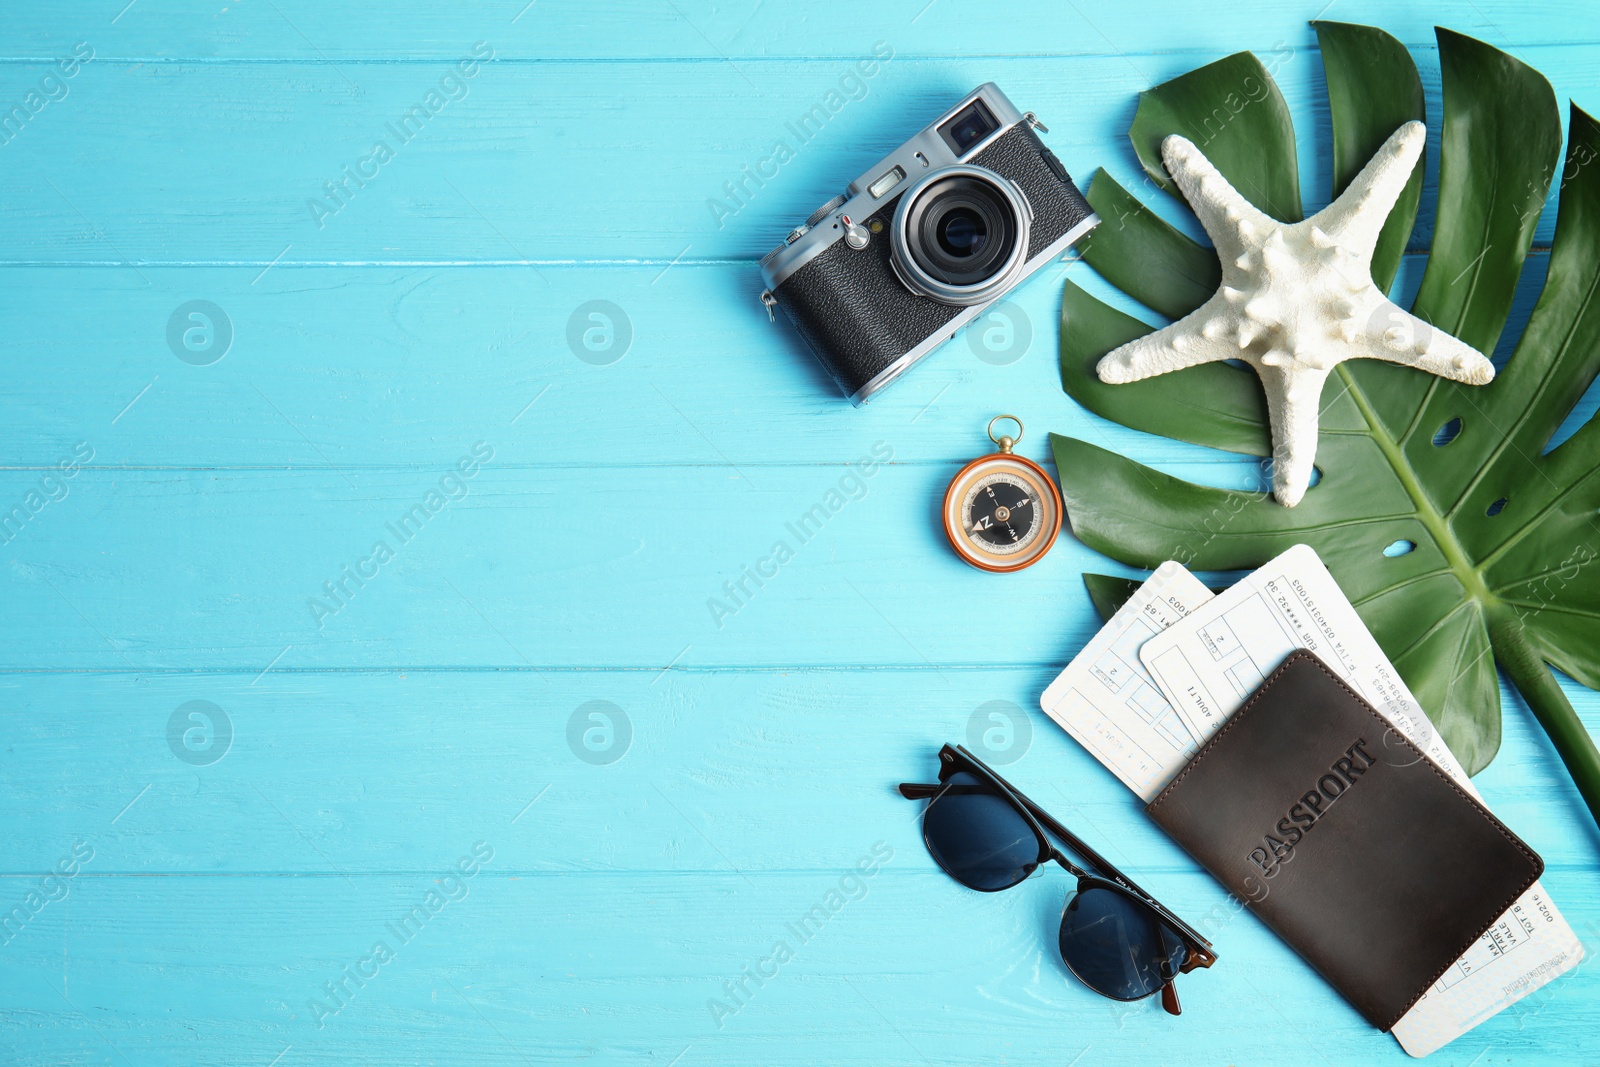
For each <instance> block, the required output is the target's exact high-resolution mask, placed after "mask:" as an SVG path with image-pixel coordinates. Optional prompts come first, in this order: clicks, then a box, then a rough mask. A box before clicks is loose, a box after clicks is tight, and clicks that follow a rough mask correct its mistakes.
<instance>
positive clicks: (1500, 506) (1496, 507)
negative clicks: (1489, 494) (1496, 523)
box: [1483, 497, 1508, 517]
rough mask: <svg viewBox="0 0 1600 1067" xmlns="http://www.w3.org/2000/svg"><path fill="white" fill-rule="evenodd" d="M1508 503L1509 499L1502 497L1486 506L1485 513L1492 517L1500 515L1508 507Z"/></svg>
mask: <svg viewBox="0 0 1600 1067" xmlns="http://www.w3.org/2000/svg"><path fill="white" fill-rule="evenodd" d="M1507 503H1508V501H1507V500H1506V498H1505V497H1501V498H1500V499H1499V500H1496V501H1495V502H1494V503H1493V504H1490V505H1489V506H1488V507H1487V508H1485V509H1484V511H1483V513H1484V514H1485V515H1488V516H1491V517H1493V516H1495V515H1498V514H1500V513H1501V512H1502V511H1504V510H1505V509H1506V504H1507Z"/></svg>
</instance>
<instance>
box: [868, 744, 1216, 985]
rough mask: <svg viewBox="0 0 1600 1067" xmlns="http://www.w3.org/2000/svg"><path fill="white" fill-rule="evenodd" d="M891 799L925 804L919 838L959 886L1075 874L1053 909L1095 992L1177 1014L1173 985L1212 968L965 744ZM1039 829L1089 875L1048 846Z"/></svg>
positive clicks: (1064, 949)
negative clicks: (1059, 907) (1153, 999)
mask: <svg viewBox="0 0 1600 1067" xmlns="http://www.w3.org/2000/svg"><path fill="white" fill-rule="evenodd" d="M900 795H901V796H903V797H906V798H907V799H909V800H923V799H926V800H927V801H928V807H927V809H926V810H925V811H924V812H923V815H922V840H923V842H924V843H925V844H927V846H928V852H929V853H930V854H931V855H932V856H933V858H934V860H935V861H936V862H937V863H938V864H939V866H940V867H943V868H944V870H945V873H946V874H948V875H950V877H952V878H954V879H955V880H956V881H958V882H960V883H961V884H962V885H964V886H966V887H967V888H968V889H976V890H978V891H979V892H982V893H998V892H1000V891H1001V890H1002V889H1010V888H1011V887H1012V886H1014V885H1019V884H1021V883H1022V882H1023V881H1024V880H1025V879H1027V877H1028V876H1029V875H1031V874H1032V873H1033V872H1034V871H1035V870H1037V869H1038V868H1039V867H1040V866H1042V865H1043V864H1045V863H1046V862H1048V861H1051V860H1054V861H1055V862H1056V863H1059V864H1061V866H1062V867H1064V868H1066V870H1067V871H1068V872H1070V873H1071V874H1073V875H1076V876H1077V879H1078V888H1077V890H1076V892H1074V893H1073V894H1072V895H1071V896H1070V897H1068V898H1067V903H1066V907H1065V908H1064V909H1063V911H1062V913H1061V932H1060V935H1059V942H1060V947H1061V961H1062V962H1063V963H1065V964H1066V965H1067V969H1068V970H1070V971H1071V972H1072V973H1073V974H1074V975H1076V976H1077V977H1078V980H1079V981H1081V982H1082V983H1083V984H1084V985H1086V986H1088V987H1089V988H1090V989H1092V990H1094V991H1095V992H1096V993H1099V994H1100V995H1101V996H1103V997H1110V998H1111V999H1112V1000H1124V1001H1131V1000H1141V999H1143V998H1144V997H1148V996H1150V995H1151V994H1152V993H1157V992H1159V993H1160V994H1161V1006H1162V1008H1164V1009H1165V1010H1166V1011H1167V1013H1168V1014H1169V1015H1179V1014H1181V1013H1182V1011H1183V1009H1182V1008H1181V1007H1180V1006H1179V1004H1178V993H1177V990H1176V989H1175V988H1174V987H1173V984H1172V982H1173V979H1174V978H1176V977H1177V976H1178V975H1179V974H1180V973H1187V972H1189V971H1192V970H1194V969H1195V968H1196V967H1210V966H1211V965H1212V964H1213V963H1215V962H1217V954H1216V953H1215V952H1213V951H1211V943H1210V942H1209V941H1207V940H1206V939H1205V938H1203V937H1201V936H1200V935H1199V934H1198V933H1196V932H1195V931H1194V930H1193V929H1191V928H1190V927H1189V925H1188V924H1186V923H1185V922H1184V921H1183V920H1182V919H1179V918H1178V917H1177V916H1176V915H1174V914H1172V912H1170V911H1168V910H1167V909H1166V908H1165V907H1163V906H1162V905H1161V904H1160V902H1158V901H1157V900H1156V899H1155V898H1154V897H1152V896H1151V895H1150V894H1149V893H1146V892H1145V891H1144V890H1143V889H1140V888H1139V887H1138V886H1137V885H1135V884H1134V883H1133V882H1132V881H1131V880H1130V879H1129V878H1128V877H1127V876H1126V875H1124V874H1123V873H1122V872H1121V871H1119V870H1117V869H1116V868H1115V867H1113V866H1112V865H1111V864H1110V863H1108V862H1107V861H1106V860H1105V859H1104V858H1103V857H1102V856H1101V855H1100V854H1099V853H1097V852H1096V851H1095V850H1094V849H1092V848H1090V847H1089V846H1088V845H1086V844H1084V843H1083V842H1082V841H1081V840H1079V839H1078V837H1077V835H1075V834H1073V833H1072V831H1070V830H1068V829H1067V828H1066V827H1065V826H1062V825H1061V824H1060V823H1059V822H1057V821H1056V820H1055V819H1053V818H1052V817H1051V816H1050V813H1049V812H1047V811H1045V810H1044V809H1043V808H1041V807H1039V805H1037V804H1035V803H1034V802H1033V801H1031V800H1029V799H1028V798H1027V797H1026V796H1024V795H1023V794H1022V793H1020V792H1019V791H1017V790H1016V789H1014V788H1013V787H1012V786H1011V785H1010V783H1008V782H1007V781H1006V780H1005V779H1003V778H1001V777H1000V776H999V775H998V774H996V773H994V771H992V770H990V769H989V768H988V767H987V766H985V765H984V763H983V762H982V761H981V760H979V759H978V758H977V757H976V756H974V755H973V754H972V753H971V752H968V751H967V750H966V749H965V748H964V747H962V746H960V745H945V746H944V748H942V749H940V750H939V784H937V785H918V784H916V783H911V782H906V783H902V784H901V786H900ZM1046 830H1048V831H1050V833H1052V834H1054V835H1055V836H1056V837H1058V838H1060V839H1061V840H1062V841H1064V842H1066V844H1067V845H1068V846H1069V847H1070V848H1071V849H1072V851H1073V852H1074V853H1076V854H1077V855H1078V856H1079V858H1081V859H1083V860H1085V861H1087V864H1086V865H1087V867H1088V868H1089V869H1088V870H1085V869H1084V868H1082V867H1078V866H1077V865H1075V864H1074V863H1073V862H1072V861H1071V860H1070V859H1068V858H1067V857H1066V856H1065V855H1063V854H1062V853H1061V852H1060V850H1058V849H1057V848H1056V847H1055V846H1053V845H1052V844H1050V842H1049V841H1048V840H1047V839H1046V837H1045V831H1046Z"/></svg>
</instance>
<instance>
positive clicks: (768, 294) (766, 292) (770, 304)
mask: <svg viewBox="0 0 1600 1067" xmlns="http://www.w3.org/2000/svg"><path fill="white" fill-rule="evenodd" d="M761 303H762V305H763V306H765V307H766V309H767V321H768V322H777V321H778V316H777V315H775V314H773V311H772V309H773V308H775V307H777V306H778V298H777V297H775V296H773V295H772V290H771V289H763V290H761Z"/></svg>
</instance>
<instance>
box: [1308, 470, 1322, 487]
mask: <svg viewBox="0 0 1600 1067" xmlns="http://www.w3.org/2000/svg"><path fill="white" fill-rule="evenodd" d="M1321 481H1322V468H1321V467H1312V468H1311V478H1310V480H1309V481H1307V482H1306V485H1307V487H1308V488H1310V487H1315V486H1317V485H1318V484H1320V483H1321Z"/></svg>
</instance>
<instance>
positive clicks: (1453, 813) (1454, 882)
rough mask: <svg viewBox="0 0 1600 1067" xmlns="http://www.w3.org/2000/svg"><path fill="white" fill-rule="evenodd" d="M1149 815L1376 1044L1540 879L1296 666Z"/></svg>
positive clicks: (1358, 712) (1347, 695) (1404, 754)
mask: <svg viewBox="0 0 1600 1067" xmlns="http://www.w3.org/2000/svg"><path fill="white" fill-rule="evenodd" d="M1145 810H1146V811H1148V812H1149V813H1150V817H1151V818H1153V819H1154V820H1155V821H1156V822H1157V823H1158V824H1159V825H1160V826H1161V827H1162V828H1163V829H1164V830H1166V831H1167V833H1169V834H1170V835H1172V837H1173V839H1174V840H1176V841H1177V842H1178V844H1180V845H1182V846H1183V847H1184V848H1185V849H1186V850H1188V852H1189V854H1190V855H1192V856H1193V857H1194V858H1195V859H1197V860H1199V861H1200V862H1201V863H1202V864H1204V865H1205V867H1206V869H1207V870H1209V871H1210V872H1211V873H1212V874H1213V875H1215V876H1216V877H1217V879H1218V880H1219V881H1221V882H1222V884H1223V885H1224V886H1226V887H1227V888H1228V890H1229V891H1230V892H1232V893H1233V894H1234V895H1235V896H1237V897H1239V898H1240V899H1242V900H1244V901H1247V902H1248V903H1249V906H1250V908H1251V909H1252V910H1253V911H1255V913H1256V914H1257V915H1259V916H1260V917H1261V919H1262V920H1263V921H1264V922H1265V923H1266V924H1267V925H1268V926H1270V927H1271V928H1272V929H1273V930H1274V931H1275V932H1276V933H1277V934H1278V936H1279V937H1281V938H1283V939H1284V940H1285V941H1287V942H1288V943H1289V945H1290V947H1291V948H1293V949H1294V950H1295V951H1296V952H1298V953H1299V954H1300V955H1301V956H1302V957H1303V958H1304V959H1305V961H1306V962H1307V963H1309V964H1311V965H1312V966H1313V967H1315V968H1316V969H1317V971H1318V972H1320V973H1321V974H1322V976H1323V977H1324V978H1326V979H1327V980H1328V981H1329V982H1330V983H1332V985H1333V987H1334V988H1335V989H1337V990H1338V991H1339V992H1340V993H1341V994H1343V995H1344V998H1345V999H1346V1000H1348V1001H1349V1002H1350V1003H1351V1004H1352V1005H1354V1006H1355V1008H1356V1010H1357V1011H1359V1012H1361V1014H1362V1015H1363V1016H1365V1017H1366V1019H1367V1021H1368V1022H1370V1023H1372V1025H1374V1026H1376V1027H1378V1029H1380V1030H1388V1029H1389V1028H1390V1027H1392V1026H1393V1025H1394V1024H1395V1023H1396V1022H1398V1021H1399V1019H1400V1017H1401V1016H1402V1015H1404V1014H1405V1013H1406V1012H1407V1011H1409V1010H1410V1008H1411V1006H1412V1005H1413V1004H1415V1003H1416V1002H1417V1000H1418V999H1419V998H1420V997H1421V996H1422V994H1423V993H1425V992H1427V991H1428V988H1429V987H1430V986H1432V985H1433V983H1434V982H1435V981H1437V980H1438V978H1439V976H1440V975H1442V974H1443V973H1444V971H1445V969H1446V968H1447V967H1449V966H1450V964H1451V963H1453V962H1455V960H1456V959H1457V958H1458V957H1460V956H1461V954H1462V953H1464V952H1465V951H1466V950H1467V948H1468V947H1469V946H1471V945H1472V943H1473V942H1474V941H1475V940H1477V938H1478V937H1479V936H1481V935H1482V934H1483V932H1484V931H1485V930H1487V929H1488V928H1489V926H1490V925H1491V924H1492V923H1494V921H1495V920H1496V919H1498V918H1499V917H1500V916H1501V915H1502V914H1503V913H1504V912H1505V910H1506V909H1507V908H1509V907H1510V906H1511V904H1512V903H1513V902H1514V901H1515V900H1516V899H1517V898H1518V897H1519V896H1521V895H1522V893H1523V892H1524V891H1525V890H1526V889H1527V888H1528V886H1530V885H1532V884H1533V882H1534V881H1535V880H1536V879H1537V878H1538V877H1539V875H1540V873H1541V872H1542V871H1543V870H1544V862H1543V861H1542V860H1540V859H1539V857H1538V856H1537V855H1536V854H1535V853H1534V852H1533V850H1532V849H1530V848H1529V847H1528V846H1527V845H1525V844H1523V843H1522V841H1521V840H1519V839H1518V838H1517V837H1516V835H1514V834H1513V833H1511V831H1510V830H1507V829H1506V828H1505V826H1504V825H1502V824H1501V822H1500V820H1498V819H1496V818H1495V817H1494V816H1493V815H1491V814H1490V813H1489V811H1488V810H1487V809H1486V808H1484V806H1483V805H1482V804H1480V803H1479V802H1478V801H1476V800H1475V799H1473V798H1472V796H1471V795H1469V794H1468V793H1467V792H1465V791H1464V790H1463V789H1462V788H1461V787H1460V786H1458V785H1457V784H1456V783H1455V782H1454V781H1453V780H1452V779H1451V778H1450V776H1449V775H1447V774H1446V773H1445V772H1444V771H1442V770H1440V769H1439V768H1438V767H1437V766H1435V765H1434V764H1433V763H1432V762H1431V761H1430V760H1429V759H1428V758H1427V757H1426V756H1424V755H1423V754H1422V753H1421V752H1420V751H1419V750H1418V749H1417V748H1416V747H1415V746H1414V745H1412V744H1411V743H1410V742H1409V741H1407V740H1406V739H1405V737H1404V736H1403V735H1402V734H1401V733H1400V731H1399V730H1397V729H1395V728H1394V727H1393V726H1391V725H1390V724H1389V722H1388V720H1386V719H1384V718H1383V717H1382V716H1381V715H1379V714H1378V713H1377V712H1376V711H1374V710H1373V709H1372V706H1371V705H1369V704H1368V703H1367V702H1366V701H1365V700H1363V699H1361V697H1360V696H1358V695H1357V694H1356V693H1355V692H1354V691H1353V690H1351V689H1350V687H1349V686H1347V685H1346V684H1345V683H1344V682H1343V681H1342V680H1341V679H1340V678H1339V677H1338V676H1337V675H1335V674H1334V673H1333V672H1332V671H1331V670H1329V669H1328V668H1327V667H1326V666H1324V665H1323V663H1322V661H1321V660H1319V659H1317V657H1316V656H1314V655H1312V654H1311V653H1309V652H1304V651H1301V652H1295V653H1293V654H1292V655H1290V656H1289V658H1288V659H1286V660H1284V662H1283V665H1282V666H1280V667H1279V668H1278V669H1277V671H1275V672H1274V673H1273V675H1272V676H1271V677H1270V678H1268V679H1267V680H1266V682H1265V683H1263V684H1262V686H1261V688H1260V689H1257V690H1256V692H1255V693H1254V694H1253V695H1252V696H1251V697H1250V699H1249V700H1248V701H1246V703H1245V704H1244V706H1243V707H1241V708H1240V709H1239V710H1238V711H1237V712H1235V713H1234V714H1233V717H1232V718H1230V719H1229V720H1228V721H1227V723H1226V724H1224V725H1223V727H1222V729H1221V730H1219V731H1218V732H1217V734H1216V736H1215V737H1213V738H1212V739H1211V740H1210V742H1208V743H1207V744H1206V745H1205V747H1203V748H1202V749H1201V750H1200V751H1199V753H1198V754H1196V756H1195V757H1194V759H1193V760H1191V761H1190V762H1189V764H1188V766H1186V767H1185V768H1184V769H1183V771H1182V772H1180V773H1179V775H1178V777H1177V778H1175V779H1174V780H1173V782H1172V784H1171V785H1169V786H1167V788H1166V789H1164V790H1162V791H1161V793H1160V795H1158V796H1157V797H1156V798H1155V799H1154V800H1152V801H1151V802H1150V804H1149V805H1148V807H1147V808H1146V809H1145Z"/></svg>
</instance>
